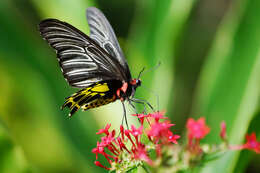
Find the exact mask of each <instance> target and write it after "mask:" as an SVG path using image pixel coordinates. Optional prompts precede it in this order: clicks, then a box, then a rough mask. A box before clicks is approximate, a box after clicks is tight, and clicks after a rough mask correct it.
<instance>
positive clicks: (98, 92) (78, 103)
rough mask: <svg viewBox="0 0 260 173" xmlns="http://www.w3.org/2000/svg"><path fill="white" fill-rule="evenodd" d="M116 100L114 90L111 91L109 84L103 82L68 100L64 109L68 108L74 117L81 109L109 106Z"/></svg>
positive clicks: (79, 92) (77, 93) (81, 91)
mask: <svg viewBox="0 0 260 173" xmlns="http://www.w3.org/2000/svg"><path fill="white" fill-rule="evenodd" d="M115 100H116V95H115V93H114V92H113V88H112V89H111V88H110V87H109V84H108V83H107V82H101V83H96V84H94V85H92V86H90V87H87V88H84V89H82V90H80V91H78V92H76V93H75V94H73V95H72V96H70V97H68V98H66V101H65V103H64V104H63V106H62V109H63V108H64V107H68V108H69V109H70V110H71V112H70V114H69V116H72V115H73V114H74V113H75V112H76V111H78V110H79V109H80V108H82V109H83V110H84V111H85V110H87V109H91V108H95V107H99V106H102V105H105V104H108V103H110V102H113V101H115Z"/></svg>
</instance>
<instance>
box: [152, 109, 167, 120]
mask: <svg viewBox="0 0 260 173" xmlns="http://www.w3.org/2000/svg"><path fill="white" fill-rule="evenodd" d="M164 114H165V111H161V112H159V111H158V112H155V113H152V114H148V115H149V117H152V118H154V120H155V121H156V122H159V120H161V119H167V117H165V116H164Z"/></svg>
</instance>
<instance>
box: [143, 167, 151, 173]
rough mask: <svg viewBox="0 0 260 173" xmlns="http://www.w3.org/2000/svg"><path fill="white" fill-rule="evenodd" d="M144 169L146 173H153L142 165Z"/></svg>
mask: <svg viewBox="0 0 260 173" xmlns="http://www.w3.org/2000/svg"><path fill="white" fill-rule="evenodd" d="M142 167H143V169H144V170H145V172H146V173H151V172H150V170H149V169H148V168H147V167H146V166H144V165H142Z"/></svg>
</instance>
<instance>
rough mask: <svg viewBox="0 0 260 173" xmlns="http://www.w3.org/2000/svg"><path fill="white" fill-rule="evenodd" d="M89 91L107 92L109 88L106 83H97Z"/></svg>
mask: <svg viewBox="0 0 260 173" xmlns="http://www.w3.org/2000/svg"><path fill="white" fill-rule="evenodd" d="M91 91H93V92H107V91H109V88H108V86H107V83H103V84H97V85H95V86H93V88H92V89H91Z"/></svg>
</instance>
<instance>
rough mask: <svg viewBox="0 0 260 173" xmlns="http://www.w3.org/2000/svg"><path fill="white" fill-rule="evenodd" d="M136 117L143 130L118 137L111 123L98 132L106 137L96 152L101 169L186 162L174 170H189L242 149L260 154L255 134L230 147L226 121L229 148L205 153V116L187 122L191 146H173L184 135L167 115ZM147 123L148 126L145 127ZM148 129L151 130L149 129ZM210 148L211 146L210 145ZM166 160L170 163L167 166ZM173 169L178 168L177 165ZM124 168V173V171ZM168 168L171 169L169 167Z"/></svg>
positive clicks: (223, 134) (222, 135) (222, 127)
mask: <svg viewBox="0 0 260 173" xmlns="http://www.w3.org/2000/svg"><path fill="white" fill-rule="evenodd" d="M133 116H136V117H138V119H139V120H140V123H141V125H140V127H138V128H137V127H135V126H133V125H132V126H131V129H124V127H123V126H122V125H121V126H120V134H119V135H117V137H116V131H115V130H112V131H111V130H109V129H110V127H111V124H107V125H106V127H105V128H104V129H100V130H99V131H98V132H97V134H104V135H105V136H103V137H101V141H100V142H99V141H98V142H97V146H96V148H94V149H93V150H92V152H93V153H94V154H96V161H95V164H96V165H97V166H99V167H102V168H105V169H107V170H116V171H119V172H127V171H128V170H129V169H130V168H133V167H137V165H142V163H143V162H146V163H147V164H149V165H150V166H153V167H157V168H158V167H159V166H161V167H163V165H168V164H170V163H173V162H175V163H176V160H177V161H178V163H183V167H182V166H181V165H178V166H176V168H174V169H173V170H185V169H187V165H189V166H194V163H200V162H203V158H204V156H205V155H209V154H211V153H216V152H223V151H227V150H242V149H249V150H252V151H255V152H256V153H260V142H259V141H257V139H256V134H255V133H252V134H250V135H246V142H245V143H244V144H242V145H237V146H232V145H229V143H228V138H227V133H226V131H227V130H226V124H225V122H222V123H221V124H220V133H219V136H220V138H221V139H222V141H223V142H224V144H225V148H223V147H221V146H223V145H213V146H214V147H208V148H209V149H208V150H203V149H202V148H203V146H204V145H201V144H200V141H201V140H202V139H203V138H205V136H206V135H207V134H208V133H209V132H210V128H209V127H208V126H207V124H206V122H205V118H204V117H201V118H199V119H198V120H194V119H193V118H189V119H188V121H187V123H186V128H187V141H188V142H187V145H172V144H177V143H178V142H177V140H178V139H179V138H180V136H179V135H175V134H173V132H172V131H171V130H170V128H171V127H172V126H174V124H171V123H170V121H169V120H168V118H167V117H165V116H164V112H155V113H152V114H134V115H133ZM145 122H146V124H144V123H145ZM146 126H147V128H145V127H146ZM144 141H145V143H144ZM206 145H207V146H210V145H209V144H206ZM206 145H205V146H206ZM173 146H174V147H173ZM152 151H154V152H153V153H155V155H156V158H154V157H153V158H152V157H151V154H150V153H151V152H152ZM100 155H101V156H103V157H105V159H106V160H107V161H108V164H109V165H110V166H105V165H103V164H101V163H100V162H99V161H98V158H99V156H100ZM166 160H168V161H169V162H168V163H166ZM131 164H132V165H131ZM171 166H172V167H174V165H171ZM121 168H123V169H124V170H120V169H121ZM128 168H129V169H128ZM166 169H169V167H167V168H166Z"/></svg>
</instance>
